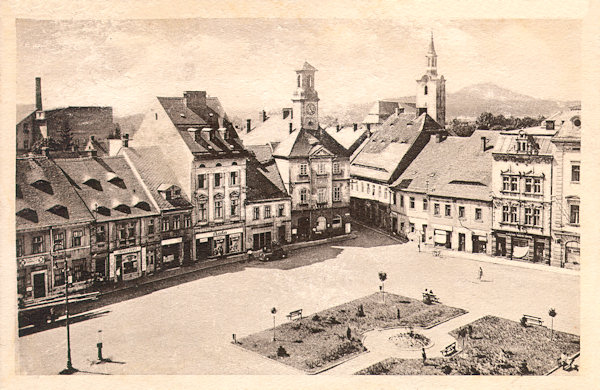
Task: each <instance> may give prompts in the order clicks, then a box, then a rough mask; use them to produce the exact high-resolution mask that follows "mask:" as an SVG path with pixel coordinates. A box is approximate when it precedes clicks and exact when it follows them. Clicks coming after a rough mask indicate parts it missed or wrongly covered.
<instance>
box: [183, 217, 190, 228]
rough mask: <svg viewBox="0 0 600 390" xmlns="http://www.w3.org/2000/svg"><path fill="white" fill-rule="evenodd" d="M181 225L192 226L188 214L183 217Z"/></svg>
mask: <svg viewBox="0 0 600 390" xmlns="http://www.w3.org/2000/svg"><path fill="white" fill-rule="evenodd" d="M183 226H184V227H185V228H189V227H192V217H190V216H189V215H186V216H185V217H184V219H183Z"/></svg>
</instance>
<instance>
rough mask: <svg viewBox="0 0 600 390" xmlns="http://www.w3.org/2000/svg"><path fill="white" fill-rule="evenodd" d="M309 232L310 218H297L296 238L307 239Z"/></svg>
mask: <svg viewBox="0 0 600 390" xmlns="http://www.w3.org/2000/svg"><path fill="white" fill-rule="evenodd" d="M309 233H310V220H309V219H308V217H302V218H298V238H299V239H300V240H307V239H308V235H309Z"/></svg>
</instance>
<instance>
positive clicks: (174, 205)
mask: <svg viewBox="0 0 600 390" xmlns="http://www.w3.org/2000/svg"><path fill="white" fill-rule="evenodd" d="M120 153H121V154H123V155H125V156H127V157H128V158H129V160H130V161H131V163H132V164H133V166H134V167H135V169H136V171H137V172H138V173H139V175H140V177H141V178H142V181H143V182H144V184H146V187H147V188H148V190H149V191H150V194H151V195H152V198H153V199H154V201H155V202H156V203H157V204H158V207H159V208H160V209H161V210H162V211H170V210H178V209H189V208H192V204H191V203H190V201H189V199H188V198H187V196H186V195H185V193H183V192H181V197H178V198H174V199H173V198H171V199H168V200H167V199H166V198H165V197H164V196H163V195H162V193H161V192H162V191H165V190H167V189H169V188H171V187H172V186H176V187H178V188H179V189H181V187H182V186H181V183H179V182H178V181H177V178H176V176H175V173H173V171H172V170H171V168H170V166H169V164H168V163H167V162H166V159H165V156H164V155H163V153H162V152H161V150H160V148H158V147H156V146H151V147H145V148H124V149H121V151H120Z"/></svg>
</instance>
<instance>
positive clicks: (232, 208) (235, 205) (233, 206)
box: [229, 199, 239, 216]
mask: <svg viewBox="0 0 600 390" xmlns="http://www.w3.org/2000/svg"><path fill="white" fill-rule="evenodd" d="M229 206H230V211H231V216H237V215H238V208H239V207H238V206H239V203H238V200H237V199H231V202H230V203H229Z"/></svg>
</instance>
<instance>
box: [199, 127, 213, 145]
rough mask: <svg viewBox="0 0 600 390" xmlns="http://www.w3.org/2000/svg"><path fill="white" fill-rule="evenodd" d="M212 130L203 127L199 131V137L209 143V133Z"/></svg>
mask: <svg viewBox="0 0 600 390" xmlns="http://www.w3.org/2000/svg"><path fill="white" fill-rule="evenodd" d="M211 131H212V129H211V128H210V127H205V128H203V129H202V130H200V137H201V138H202V139H203V140H205V141H207V142H208V141H210V139H211V135H210V133H211Z"/></svg>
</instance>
